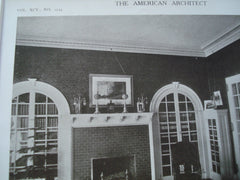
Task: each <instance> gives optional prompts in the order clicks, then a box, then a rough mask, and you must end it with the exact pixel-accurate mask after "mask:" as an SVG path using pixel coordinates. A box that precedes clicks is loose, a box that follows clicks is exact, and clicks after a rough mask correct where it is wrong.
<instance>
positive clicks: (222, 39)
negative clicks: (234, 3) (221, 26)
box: [202, 23, 240, 57]
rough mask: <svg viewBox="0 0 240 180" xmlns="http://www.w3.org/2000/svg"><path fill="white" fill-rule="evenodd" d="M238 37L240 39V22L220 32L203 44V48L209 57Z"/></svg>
mask: <svg viewBox="0 0 240 180" xmlns="http://www.w3.org/2000/svg"><path fill="white" fill-rule="evenodd" d="M238 39H240V23H239V24H237V25H235V26H232V27H230V28H228V29H227V30H226V31H225V32H223V33H221V34H219V35H218V36H216V38H214V39H213V40H211V41H209V42H208V43H206V44H205V45H204V46H202V50H203V52H204V53H205V56H206V57H208V56H210V55H211V54H213V53H215V52H217V51H219V50H221V49H222V48H224V47H226V46H228V45H229V44H231V43H233V42H235V41H237V40H238Z"/></svg>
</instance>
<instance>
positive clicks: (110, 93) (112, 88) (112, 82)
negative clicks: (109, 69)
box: [89, 74, 134, 107]
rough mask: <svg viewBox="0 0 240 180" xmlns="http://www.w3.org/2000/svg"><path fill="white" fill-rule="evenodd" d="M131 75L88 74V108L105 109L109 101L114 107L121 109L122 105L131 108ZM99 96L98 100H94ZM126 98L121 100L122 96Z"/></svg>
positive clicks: (132, 101)
mask: <svg viewBox="0 0 240 180" xmlns="http://www.w3.org/2000/svg"><path fill="white" fill-rule="evenodd" d="M132 79H133V78H132V76H131V75H110V74H90V75H89V106H90V107H94V106H95V105H96V103H97V101H98V106H100V107H106V106H107V105H108V103H109V101H110V100H111V101H112V103H114V104H115V107H116V106H118V107H121V106H122V105H123V104H124V103H126V105H128V106H129V105H130V106H133V105H134V100H133V90H132V89H133V80H132ZM95 94H99V99H98V100H96V99H95V98H94V95H95ZM123 94H127V95H128V98H127V99H123V98H122V95H123Z"/></svg>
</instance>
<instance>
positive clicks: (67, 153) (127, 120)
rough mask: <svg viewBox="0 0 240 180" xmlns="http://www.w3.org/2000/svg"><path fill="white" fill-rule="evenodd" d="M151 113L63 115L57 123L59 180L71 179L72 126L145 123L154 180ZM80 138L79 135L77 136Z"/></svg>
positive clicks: (135, 124)
mask: <svg viewBox="0 0 240 180" xmlns="http://www.w3.org/2000/svg"><path fill="white" fill-rule="evenodd" d="M153 115H154V114H153V113H114V114H74V115H67V116H65V117H64V119H65V121H63V122H62V123H61V124H59V131H58V133H59V142H58V144H59V153H58V156H59V169H58V178H59V180H66V179H68V180H72V179H73V153H74V152H73V150H72V148H73V146H72V141H73V136H72V132H73V129H74V128H85V127H114V126H137V125H147V126H148V130H149V144H150V158H151V159H150V161H151V176H152V179H153V180H155V179H157V178H156V174H155V173H156V172H155V170H156V169H155V162H154V160H155V158H154V154H153V153H154V151H153V145H154V139H153V136H152V133H153V132H152V128H153V124H152V123H153V120H154V118H153ZM79 138H81V137H79Z"/></svg>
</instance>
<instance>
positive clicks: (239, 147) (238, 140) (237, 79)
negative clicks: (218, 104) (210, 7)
mask: <svg viewBox="0 0 240 180" xmlns="http://www.w3.org/2000/svg"><path fill="white" fill-rule="evenodd" d="M225 81H226V85H227V95H228V105H229V111H230V117H231V124H232V134H233V144H234V154H235V160H236V161H235V162H236V164H237V166H238V173H237V177H236V178H237V179H240V169H239V168H240V137H239V136H240V130H239V132H238V125H237V119H236V112H235V105H234V99H233V98H232V97H233V91H232V84H236V83H240V74H237V75H234V76H230V77H227V78H226V79H225ZM239 91H240V90H239ZM238 100H239V103H240V97H239V96H238Z"/></svg>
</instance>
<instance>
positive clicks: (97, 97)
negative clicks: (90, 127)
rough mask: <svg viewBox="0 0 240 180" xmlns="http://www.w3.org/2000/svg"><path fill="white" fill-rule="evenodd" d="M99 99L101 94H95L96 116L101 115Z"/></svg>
mask: <svg viewBox="0 0 240 180" xmlns="http://www.w3.org/2000/svg"><path fill="white" fill-rule="evenodd" d="M99 97H100V95H99V94H95V95H94V99H96V106H95V112H94V114H99V113H100V111H99V109H98V99H99Z"/></svg>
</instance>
